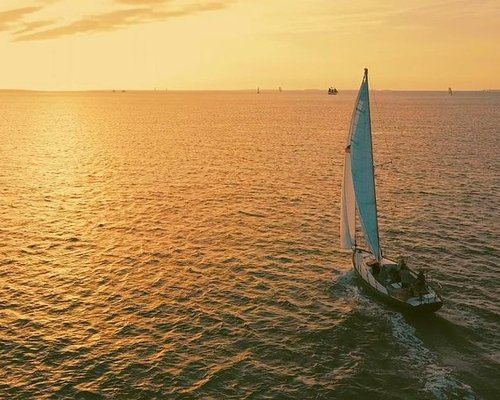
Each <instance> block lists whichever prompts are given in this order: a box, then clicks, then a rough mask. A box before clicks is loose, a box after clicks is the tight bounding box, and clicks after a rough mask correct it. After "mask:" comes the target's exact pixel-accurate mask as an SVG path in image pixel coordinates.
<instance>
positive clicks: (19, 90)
mask: <svg viewBox="0 0 500 400" xmlns="http://www.w3.org/2000/svg"><path fill="white" fill-rule="evenodd" d="M256 89H257V87H256V88H242V89H169V88H164V89H157V88H153V89H144V88H141V89H127V88H119V89H116V88H115V89H109V88H105V89H15V88H0V92H30V93H33V92H34V93H81V92H106V93H124V92H125V93H126V92H153V93H154V92H158V93H168V92H253V93H255V91H256ZM258 89H259V90H260V92H261V93H262V92H280V91H282V92H324V91H327V90H328V89H318V88H307V89H296V88H292V89H283V88H282V89H281V90H280V89H279V88H262V87H259V88H258ZM452 89H453V88H452ZM358 90H359V88H355V89H342V90H341V91H345V92H351V91H358ZM341 91H339V93H340V92H341ZM370 91H371V92H447V93H448V88H442V89H370ZM453 92H500V89H453Z"/></svg>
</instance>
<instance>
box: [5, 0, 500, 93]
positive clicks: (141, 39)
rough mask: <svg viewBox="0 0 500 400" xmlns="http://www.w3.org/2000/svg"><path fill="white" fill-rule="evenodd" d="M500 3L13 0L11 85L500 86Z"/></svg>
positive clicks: (8, 17) (9, 17)
mask: <svg viewBox="0 0 500 400" xmlns="http://www.w3.org/2000/svg"><path fill="white" fill-rule="evenodd" d="M498 21H500V1H498V0H380V1H377V0H1V1H0V55H1V56H0V60H1V62H0V65H1V68H0V88H5V89H35V90H93V89H104V90H107V89H129V90H130V89H154V88H158V89H165V88H168V89H169V90H170V89H173V90H197V89H203V90H205V89H206V90H214V89H215V90H216V89H221V90H231V89H252V88H256V87H260V88H261V89H263V90H264V89H266V88H268V89H276V88H277V87H278V86H281V87H283V88H284V89H323V88H326V87H329V86H336V87H337V88H339V90H343V89H344V90H345V89H355V88H357V87H358V86H359V82H360V81H361V77H362V74H363V68H364V67H368V68H369V70H370V81H371V87H372V88H373V89H379V90H382V89H394V90H447V88H448V87H452V88H453V89H454V90H482V89H500V79H499V77H498V75H499V71H500V23H499V22H498Z"/></svg>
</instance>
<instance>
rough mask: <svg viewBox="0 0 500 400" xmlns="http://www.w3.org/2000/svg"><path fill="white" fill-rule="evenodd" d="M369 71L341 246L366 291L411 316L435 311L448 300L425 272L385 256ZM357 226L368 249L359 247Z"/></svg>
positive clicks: (350, 163)
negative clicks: (350, 256) (376, 186)
mask: <svg viewBox="0 0 500 400" xmlns="http://www.w3.org/2000/svg"><path fill="white" fill-rule="evenodd" d="M374 173H375V171H374V164H373V146H372V129H371V119H370V99H369V94H368V69H367V68H365V72H364V76H363V80H362V82H361V87H360V89H359V93H358V97H357V99H356V104H355V107H354V112H353V116H352V120H351V127H350V130H349V135H348V139H347V145H346V148H345V159H344V177H343V183H342V198H341V216H340V219H341V224H340V225H341V226H340V241H341V247H342V248H343V249H349V250H352V263H353V266H354V270H355V271H356V274H357V275H358V276H359V277H360V278H361V280H362V282H363V283H364V284H365V286H366V287H367V288H368V289H369V290H370V291H372V292H373V293H374V294H376V295H378V297H379V298H381V299H383V300H384V301H386V302H387V303H389V304H391V305H393V306H396V307H399V308H400V309H403V310H405V311H414V312H419V313H426V312H434V311H437V310H439V309H440V308H441V306H442V305H443V301H442V298H441V296H440V295H439V294H438V293H437V291H436V290H435V289H434V288H433V287H432V286H431V285H430V284H429V283H428V282H427V280H426V277H425V275H424V273H423V272H419V273H418V274H417V273H415V272H414V271H412V270H410V269H409V268H408V267H407V265H406V262H405V261H404V259H401V260H400V261H399V262H397V261H394V260H391V259H388V258H386V257H384V256H383V253H382V248H381V246H380V238H379V228H378V217H377V199H376V193H375V174H374ZM356 221H358V222H359V224H358V225H359V226H360V228H361V234H362V239H363V241H364V242H365V244H366V246H367V249H364V248H361V247H360V246H358V241H357V239H358V238H357V236H358V235H357V230H356Z"/></svg>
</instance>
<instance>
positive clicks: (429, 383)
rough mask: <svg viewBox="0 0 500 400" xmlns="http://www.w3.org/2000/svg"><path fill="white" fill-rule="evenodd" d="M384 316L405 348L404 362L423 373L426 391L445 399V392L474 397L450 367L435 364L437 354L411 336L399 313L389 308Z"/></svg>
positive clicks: (446, 393) (475, 396)
mask: <svg viewBox="0 0 500 400" xmlns="http://www.w3.org/2000/svg"><path fill="white" fill-rule="evenodd" d="M387 316H388V319H389V321H390V323H391V327H392V333H393V335H394V336H395V337H396V338H397V339H398V341H399V343H400V344H401V345H403V346H404V347H405V349H406V351H407V357H408V361H407V363H406V364H407V365H408V367H409V368H410V369H415V370H417V371H418V372H419V373H418V374H416V375H417V376H418V375H420V374H422V373H423V374H422V375H421V376H422V378H421V380H422V383H423V384H424V387H425V390H426V391H427V392H429V393H430V394H432V396H433V397H434V398H435V399H438V400H447V399H448V398H449V395H451V397H452V398H456V396H457V395H459V396H460V398H463V399H467V400H473V399H477V398H478V397H477V395H476V394H475V393H474V391H473V390H472V388H471V387H470V386H469V385H467V384H465V383H463V382H460V381H458V380H457V379H456V378H455V377H454V376H453V371H452V370H451V369H450V368H448V367H444V366H440V365H438V359H437V356H436V355H435V354H433V353H432V352H431V351H430V350H429V349H428V348H426V347H425V345H424V343H423V342H422V341H421V340H420V339H419V338H418V337H416V336H415V329H414V328H413V327H412V326H411V325H409V324H407V323H406V322H405V321H404V319H403V316H402V315H401V314H396V313H392V312H391V313H388V314H387Z"/></svg>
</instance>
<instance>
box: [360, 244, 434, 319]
mask: <svg viewBox="0 0 500 400" xmlns="http://www.w3.org/2000/svg"><path fill="white" fill-rule="evenodd" d="M363 256H364V257H363ZM370 256H371V257H373V256H372V255H371V253H369V252H367V251H365V250H360V249H356V250H355V251H354V252H353V256H352V263H353V267H354V271H355V272H356V275H357V277H358V278H359V279H360V280H361V282H362V283H363V286H364V287H365V288H366V289H368V291H369V292H370V293H371V294H372V295H373V296H375V297H376V298H378V299H379V300H381V301H383V302H384V303H385V304H387V305H389V306H391V307H393V308H396V309H398V310H399V311H402V312H405V313H414V314H429V313H433V312H436V311H438V310H439V309H440V308H441V307H442V306H443V302H442V299H441V297H440V296H439V294H438V293H437V292H435V291H433V290H432V289H430V290H431V291H432V293H433V294H434V295H435V296H434V297H433V298H431V299H430V300H429V301H423V300H422V299H421V298H420V299H419V298H416V297H415V298H413V299H410V300H413V302H411V301H403V300H400V299H398V298H396V297H394V296H392V295H390V294H389V293H388V291H387V289H386V288H385V287H384V286H383V285H382V284H380V282H378V281H377V280H376V279H375V278H374V277H373V275H372V274H371V272H370V271H369V270H368V268H367V265H366V264H365V263H364V262H363V259H364V258H366V257H370ZM384 261H385V262H386V263H388V264H389V263H392V264H396V263H395V262H394V261H392V260H388V259H384ZM384 291H385V292H384Z"/></svg>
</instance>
